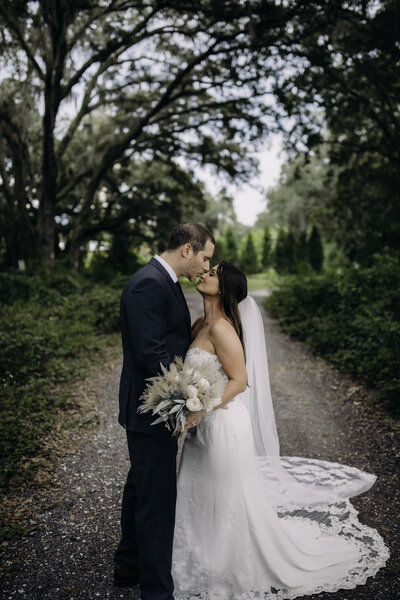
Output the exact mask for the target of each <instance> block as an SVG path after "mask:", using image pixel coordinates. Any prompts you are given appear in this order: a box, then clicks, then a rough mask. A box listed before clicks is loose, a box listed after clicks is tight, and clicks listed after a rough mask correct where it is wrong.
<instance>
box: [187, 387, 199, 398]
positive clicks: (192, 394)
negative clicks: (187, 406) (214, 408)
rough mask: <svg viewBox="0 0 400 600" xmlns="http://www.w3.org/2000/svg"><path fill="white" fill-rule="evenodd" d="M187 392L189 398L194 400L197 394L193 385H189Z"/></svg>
mask: <svg viewBox="0 0 400 600" xmlns="http://www.w3.org/2000/svg"><path fill="white" fill-rule="evenodd" d="M188 390H189V394H190V397H192V398H195V397H196V396H197V394H198V392H199V391H198V389H197V387H196V386H195V385H189V386H188Z"/></svg>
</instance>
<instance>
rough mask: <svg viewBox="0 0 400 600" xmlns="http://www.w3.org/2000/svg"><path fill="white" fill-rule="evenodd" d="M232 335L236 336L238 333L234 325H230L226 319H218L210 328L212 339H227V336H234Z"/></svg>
mask: <svg viewBox="0 0 400 600" xmlns="http://www.w3.org/2000/svg"><path fill="white" fill-rule="evenodd" d="M232 333H233V334H234V335H236V331H235V329H234V327H233V325H232V323H230V322H229V321H228V320H227V319H225V318H224V317H220V318H219V319H216V320H215V321H214V322H213V323H212V324H211V326H210V337H217V338H218V337H220V336H224V337H225V336H226V335H232Z"/></svg>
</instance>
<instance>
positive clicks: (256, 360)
mask: <svg viewBox="0 0 400 600" xmlns="http://www.w3.org/2000/svg"><path fill="white" fill-rule="evenodd" d="M239 310H240V316H241V320H242V325H243V334H244V342H245V348H246V368H247V376H248V387H247V388H246V390H245V391H244V392H243V393H242V394H241V395H240V397H241V399H242V401H243V402H244V403H245V405H246V407H247V410H248V412H249V414H250V418H251V424H252V429H253V437H254V449H255V460H256V465H257V468H258V470H259V472H260V475H261V479H262V483H263V486H264V487H265V494H266V496H267V497H268V500H269V501H270V502H271V504H273V505H274V506H276V507H288V506H292V507H294V506H297V507H301V506H305V505H310V506H312V505H319V504H332V503H337V502H338V501H340V500H344V499H347V498H351V497H352V496H356V495H357V494H361V493H362V492H365V491H367V490H368V489H369V488H370V487H371V486H372V485H373V483H374V481H375V479H376V477H375V476H374V475H371V474H369V473H365V472H363V471H360V470H359V469H357V468H354V467H349V466H346V465H341V464H338V463H332V462H327V461H322V460H316V459H311V458H303V457H293V456H291V457H281V456H280V454H279V438H278V433H277V430H276V424H275V416H274V408H273V403H272V397H271V389H270V382H269V373H268V362H267V352H266V346H265V336H264V325H263V320H262V316H261V313H260V310H259V308H258V306H257V303H256V302H255V300H254V299H253V298H251V296H247V297H246V298H245V299H244V300H243V301H242V302H240V304H239Z"/></svg>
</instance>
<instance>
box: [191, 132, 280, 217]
mask: <svg viewBox="0 0 400 600" xmlns="http://www.w3.org/2000/svg"><path fill="white" fill-rule="evenodd" d="M254 156H255V157H256V158H257V159H258V161H259V170H260V174H259V176H258V177H257V178H256V179H254V181H253V182H252V185H241V186H239V187H238V186H233V185H230V186H226V184H225V186H226V187H227V188H228V190H229V192H230V193H231V195H232V196H233V198H234V207H235V211H236V215H237V218H238V221H239V222H240V223H243V224H244V225H250V226H251V225H254V223H255V221H256V218H257V215H258V214H259V213H260V212H263V211H264V210H265V209H266V206H267V203H266V192H267V190H268V188H269V187H273V186H274V185H276V184H277V183H278V179H279V174H280V170H281V166H282V165H283V164H284V162H285V158H286V157H285V153H284V151H283V149H282V138H281V136H279V135H275V136H272V137H271V138H270V139H269V141H268V146H267V145H266V147H265V149H264V150H262V151H261V152H257V153H255V155H254ZM198 175H199V177H200V178H201V179H202V180H203V181H204V182H205V184H206V185H207V188H208V190H209V191H210V192H211V193H212V194H216V193H217V192H218V191H219V189H220V188H221V187H222V186H221V181H220V180H219V179H218V178H217V177H215V176H213V175H211V174H210V173H208V172H203V173H201V174H198Z"/></svg>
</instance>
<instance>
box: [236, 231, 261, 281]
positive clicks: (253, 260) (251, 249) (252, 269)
mask: <svg viewBox="0 0 400 600" xmlns="http://www.w3.org/2000/svg"><path fill="white" fill-rule="evenodd" d="M240 266H241V268H242V271H244V272H245V273H246V275H250V274H252V273H258V271H259V266H258V256H257V250H256V247H255V245H254V239H253V234H252V233H251V231H249V233H248V236H247V240H246V245H245V247H244V249H243V252H242V256H241V260H240Z"/></svg>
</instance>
